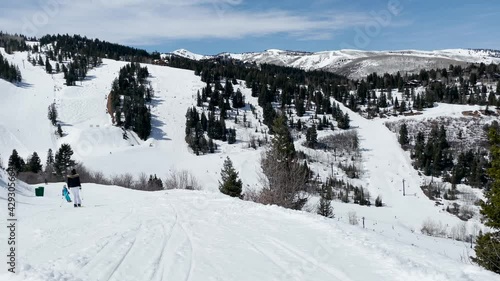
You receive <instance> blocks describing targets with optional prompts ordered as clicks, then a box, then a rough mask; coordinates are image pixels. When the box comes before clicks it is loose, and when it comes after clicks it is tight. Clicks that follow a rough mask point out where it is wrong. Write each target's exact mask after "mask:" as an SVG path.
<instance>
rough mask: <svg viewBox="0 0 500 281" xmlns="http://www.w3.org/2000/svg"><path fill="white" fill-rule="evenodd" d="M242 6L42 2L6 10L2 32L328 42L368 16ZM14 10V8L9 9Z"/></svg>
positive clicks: (233, 0) (201, 0) (236, 2)
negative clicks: (277, 37) (283, 36)
mask: <svg viewBox="0 0 500 281" xmlns="http://www.w3.org/2000/svg"><path fill="white" fill-rule="evenodd" d="M242 2H243V1H242V0H185V1H174V0H166V1H160V0H150V1H145V0H73V1H69V0H45V1H42V2H37V3H38V4H37V3H35V4H33V5H31V6H30V7H29V8H26V5H25V4H24V5H23V6H19V7H17V8H16V7H15V6H13V7H8V9H9V11H8V13H6V14H5V16H2V18H1V19H0V26H2V28H6V29H7V30H8V31H10V32H19V33H24V34H27V35H37V36H39V35H44V34H47V33H50V34H53V33H69V34H73V33H78V34H84V35H87V36H88V37H99V38H102V39H104V40H107V41H114V42H120V43H126V44H143V43H144V42H149V43H153V42H160V41H163V40H176V39H203V38H224V39H228V38H242V37H247V36H265V35H270V34H278V33H280V34H283V33H284V34H289V35H290V36H294V37H299V39H300V38H302V39H308V40H315V39H316V40H325V39H327V38H331V36H332V35H331V34H332V32H333V31H335V30H340V29H346V28H349V27H353V26H357V25H362V24H364V23H365V22H367V21H369V20H370V16H369V15H367V14H362V13H345V12H341V11H327V12H323V13H322V14H316V13H315V14H313V13H312V12H310V13H300V14H299V13H296V12H292V11H283V10H271V11H250V10H245V9H244V8H243V6H242V5H241V4H242ZM11 6H12V5H11Z"/></svg>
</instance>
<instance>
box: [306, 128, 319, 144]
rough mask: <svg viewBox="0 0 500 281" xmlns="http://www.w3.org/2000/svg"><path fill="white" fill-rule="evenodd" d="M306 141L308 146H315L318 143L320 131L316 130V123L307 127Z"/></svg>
mask: <svg viewBox="0 0 500 281" xmlns="http://www.w3.org/2000/svg"><path fill="white" fill-rule="evenodd" d="M306 142H307V146H308V147H310V148H315V147H316V145H317V144H318V132H317V131H316V125H312V126H311V127H310V128H308V129H307V132H306Z"/></svg>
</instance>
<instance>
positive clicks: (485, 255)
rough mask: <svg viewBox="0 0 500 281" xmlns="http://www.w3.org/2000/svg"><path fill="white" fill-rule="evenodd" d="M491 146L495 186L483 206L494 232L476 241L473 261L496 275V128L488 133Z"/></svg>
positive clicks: (499, 176)
mask: <svg viewBox="0 0 500 281" xmlns="http://www.w3.org/2000/svg"><path fill="white" fill-rule="evenodd" d="M488 138H489V141H490V145H491V148H490V150H491V168H490V169H489V170H488V175H489V176H490V177H491V179H492V180H493V184H492V186H491V188H490V190H488V191H487V192H486V194H485V196H486V202H483V203H482V205H481V214H482V215H483V216H484V217H485V218H486V222H485V224H486V225H487V226H489V227H491V228H492V229H493V232H491V233H486V234H481V235H479V237H478V238H477V241H476V247H475V250H476V257H472V261H474V262H476V263H477V264H479V265H481V266H482V267H484V268H486V269H488V270H491V271H493V272H495V273H500V134H499V132H498V131H497V130H496V129H495V128H491V129H490V131H489V133H488Z"/></svg>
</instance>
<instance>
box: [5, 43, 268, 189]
mask: <svg viewBox="0 0 500 281" xmlns="http://www.w3.org/2000/svg"><path fill="white" fill-rule="evenodd" d="M0 50H2V49H0ZM4 55H5V56H6V57H7V59H8V60H9V61H11V62H12V63H14V64H17V65H19V66H20V68H21V72H22V75H23V83H24V84H23V85H21V86H15V85H13V84H10V83H7V82H5V81H4V80H0V93H2V95H5V99H4V100H3V101H2V103H0V132H2V133H1V134H0V157H1V159H2V161H3V163H4V164H7V161H8V157H9V156H10V155H11V153H12V149H17V150H18V152H19V154H20V155H21V156H22V157H23V158H26V157H27V156H28V155H29V154H31V153H33V152H34V151H36V152H37V153H38V154H39V155H40V157H41V158H42V162H43V163H44V162H45V158H46V152H47V150H48V149H49V148H51V149H52V150H54V151H55V150H56V149H58V148H59V147H60V145H61V144H62V143H69V144H70V145H71V147H72V148H73V150H74V152H75V154H74V158H75V159H76V160H77V161H82V162H83V163H84V164H85V165H86V166H87V167H89V168H91V169H92V170H96V171H102V172H103V173H104V174H106V175H108V176H111V175H117V174H124V173H131V174H132V175H134V176H137V175H139V174H140V173H141V172H144V173H146V174H147V175H150V174H156V175H158V176H159V177H161V178H162V179H163V178H165V177H166V176H167V174H168V173H169V172H170V171H172V170H184V169H187V170H190V171H192V172H194V173H195V175H196V176H197V178H198V180H199V181H200V182H202V183H203V185H204V186H205V188H206V189H210V190H218V189H217V188H218V187H217V186H218V180H219V178H220V176H219V174H218V173H219V172H220V169H221V167H222V163H223V161H224V159H225V157H226V156H227V155H234V156H235V157H234V159H232V160H233V162H234V165H235V167H236V168H237V169H240V170H247V172H245V173H244V174H242V179H243V181H244V182H245V184H246V185H248V186H255V185H256V184H257V182H258V176H257V170H258V159H259V157H260V151H256V150H253V149H251V150H249V149H248V148H247V144H246V143H241V144H235V145H233V146H221V152H222V153H217V154H212V155H206V156H204V157H198V156H195V155H194V154H193V153H190V152H189V151H188V147H187V145H186V142H185V140H184V137H185V114H186V111H187V109H188V107H192V106H194V105H195V103H196V99H195V97H196V92H197V91H198V90H199V89H201V88H202V87H203V86H204V85H205V83H203V82H201V81H200V77H199V76H195V75H194V72H193V71H187V70H181V69H175V68H170V67H163V66H155V65H147V67H148V69H149V71H150V73H151V78H150V79H149V80H150V82H151V84H152V86H153V89H154V90H155V97H154V99H153V103H152V104H151V110H152V113H153V119H152V125H153V130H152V135H151V137H150V139H149V140H147V141H141V140H140V139H139V138H138V137H137V136H135V134H134V133H133V132H128V134H129V135H130V136H131V137H130V138H129V140H124V139H123V137H122V133H123V132H122V130H121V129H120V128H118V127H115V126H113V125H112V119H111V117H110V115H109V114H107V112H106V104H107V95H108V94H109V91H110V89H111V84H112V81H113V79H115V78H117V77H118V72H119V69H120V68H121V67H123V66H124V65H125V64H126V62H120V61H113V60H107V59H104V60H103V65H101V66H99V67H97V68H95V69H91V70H89V73H88V77H87V79H86V80H85V81H83V82H78V83H77V86H75V87H67V86H65V85H64V79H63V74H54V75H49V74H47V73H45V71H44V69H43V67H41V66H36V67H34V66H32V65H31V64H30V63H26V64H25V68H23V67H22V65H23V64H22V63H23V61H22V60H23V59H24V60H26V57H27V53H15V54H14V55H6V54H5V53H4ZM246 93H248V95H250V94H249V92H248V91H246ZM52 102H55V103H56V105H57V109H58V112H59V118H58V120H59V122H60V123H61V124H62V129H63V131H64V136H63V137H62V138H59V137H57V136H56V135H55V134H54V132H55V130H56V128H55V127H53V126H52V125H51V124H50V122H49V120H48V119H47V108H48V106H49V105H50V104H51V103H52ZM250 115H251V114H250ZM250 115H249V116H250ZM246 137H247V136H245V135H240V136H238V138H239V139H241V140H243V139H245V138H246ZM193 163H197V165H196V167H197V168H194V167H193Z"/></svg>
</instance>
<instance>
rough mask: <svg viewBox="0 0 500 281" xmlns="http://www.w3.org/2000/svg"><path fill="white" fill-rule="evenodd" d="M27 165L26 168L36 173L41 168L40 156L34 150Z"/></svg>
mask: <svg viewBox="0 0 500 281" xmlns="http://www.w3.org/2000/svg"><path fill="white" fill-rule="evenodd" d="M27 166H28V167H27V168H28V170H29V171H31V172H33V173H38V172H40V171H41V170H42V163H41V160H40V157H39V156H38V154H37V153H36V152H34V153H33V155H31V157H30V158H29V161H28V164H27Z"/></svg>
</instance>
